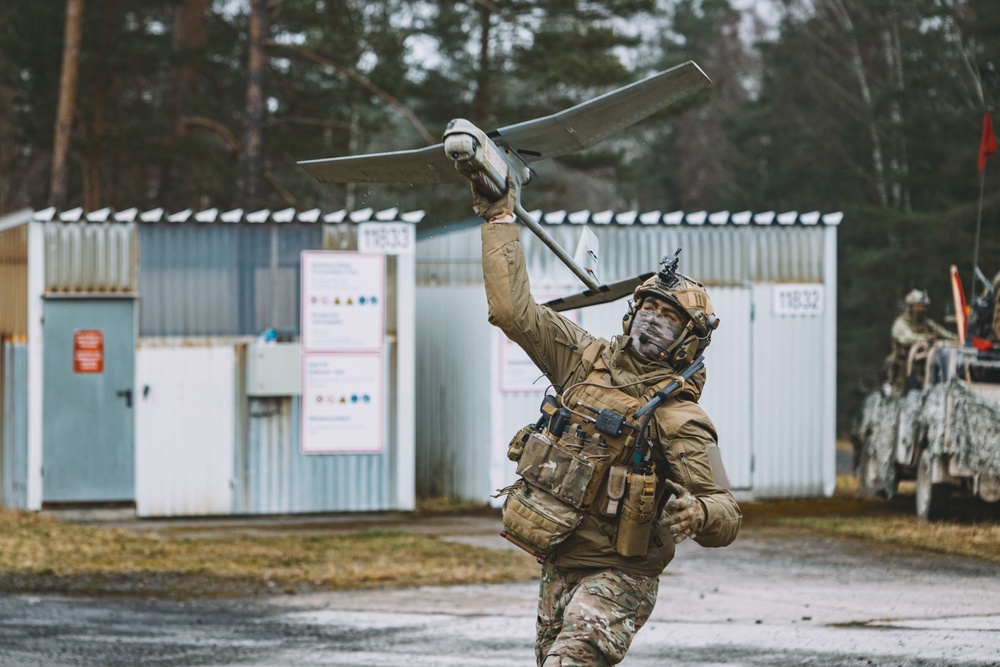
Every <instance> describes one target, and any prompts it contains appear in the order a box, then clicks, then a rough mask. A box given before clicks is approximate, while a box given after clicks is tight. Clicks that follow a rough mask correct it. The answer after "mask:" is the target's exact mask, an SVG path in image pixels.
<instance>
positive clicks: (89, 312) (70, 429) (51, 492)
mask: <svg viewBox="0 0 1000 667" xmlns="http://www.w3.org/2000/svg"><path fill="white" fill-rule="evenodd" d="M44 318H45V329H44V336H43V338H44V347H43V350H44V353H43V356H44V359H43V361H42V363H43V371H42V376H43V377H42V401H43V404H42V424H43V426H42V469H43V472H44V486H43V490H42V500H43V501H44V502H91V501H130V500H134V499H135V447H134V441H135V413H134V411H133V406H132V403H133V398H134V384H135V314H134V306H133V302H132V300H131V299H93V298H85V299H51V298H50V299H46V300H45V303H44ZM78 330H99V331H101V332H102V333H103V340H104V342H103V360H104V361H103V370H101V371H100V372H76V371H75V370H74V365H73V357H74V349H73V348H74V332H75V331H78ZM124 392H129V394H128V395H127V396H126V395H125V394H124Z"/></svg>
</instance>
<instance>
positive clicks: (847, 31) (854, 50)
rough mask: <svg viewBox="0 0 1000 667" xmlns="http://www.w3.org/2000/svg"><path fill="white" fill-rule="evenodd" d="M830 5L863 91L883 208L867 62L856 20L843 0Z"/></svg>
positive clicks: (882, 164) (885, 197) (882, 181)
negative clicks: (855, 24)
mask: <svg viewBox="0 0 1000 667" xmlns="http://www.w3.org/2000/svg"><path fill="white" fill-rule="evenodd" d="M830 6H831V7H832V8H833V10H834V13H835V14H836V15H837V16H836V18H837V20H838V21H839V22H840V27H841V29H842V30H843V33H844V39H845V41H846V43H847V49H848V55H849V56H850V64H851V69H852V70H853V72H854V78H855V79H856V80H857V82H858V89H859V91H860V92H861V100H862V101H863V102H864V108H865V115H866V118H867V125H868V136H869V138H870V140H871V144H872V169H873V170H874V171H875V183H874V185H875V192H876V193H877V194H878V200H879V204H881V206H882V207H883V208H886V207H888V206H889V195H888V193H887V189H886V183H885V161H884V157H883V153H882V140H881V138H880V137H879V134H878V127H877V126H876V124H875V109H874V103H873V101H872V93H871V88H870V87H869V85H868V76H867V74H866V72H865V63H864V60H863V59H862V58H861V49H860V48H859V46H858V40H857V37H855V30H854V22H853V21H852V20H851V15H850V13H849V12H848V11H847V7H846V5H845V4H844V2H843V0H832V1H831V2H830Z"/></svg>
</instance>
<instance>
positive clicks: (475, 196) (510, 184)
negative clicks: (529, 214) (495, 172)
mask: <svg viewBox="0 0 1000 667" xmlns="http://www.w3.org/2000/svg"><path fill="white" fill-rule="evenodd" d="M516 207H517V185H516V184H515V183H514V181H513V180H512V179H511V178H510V177H509V176H508V177H507V192H505V193H504V194H503V196H501V197H500V199H497V200H496V201H492V200H490V198H489V197H488V196H486V195H485V194H483V193H482V192H480V191H479V190H477V189H476V186H475V185H473V186H472V210H473V211H475V213H476V215H478V216H479V217H480V218H482V219H483V220H486V221H487V222H492V221H493V220H494V219H496V218H506V219H507V221H508V222H513V221H514V209H515V208H516Z"/></svg>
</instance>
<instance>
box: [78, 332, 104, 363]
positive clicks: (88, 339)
mask: <svg viewBox="0 0 1000 667" xmlns="http://www.w3.org/2000/svg"><path fill="white" fill-rule="evenodd" d="M73 372H74V373H103V372H104V332H103V331H100V330H98V329H81V330H80V331H74V332H73Z"/></svg>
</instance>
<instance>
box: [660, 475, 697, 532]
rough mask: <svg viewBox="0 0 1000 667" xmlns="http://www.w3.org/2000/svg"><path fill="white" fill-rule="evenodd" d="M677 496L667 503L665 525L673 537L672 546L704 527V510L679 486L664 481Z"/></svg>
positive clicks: (689, 493)
mask: <svg viewBox="0 0 1000 667" xmlns="http://www.w3.org/2000/svg"><path fill="white" fill-rule="evenodd" d="M665 481H666V483H667V486H668V487H670V488H671V489H673V491H674V493H675V494H676V495H677V497H676V498H671V499H670V500H668V501H667V506H666V509H665V514H666V518H665V523H666V524H667V528H668V529H669V530H670V532H671V534H673V536H674V544H680V543H681V542H683V541H684V540H685V539H686V538H688V537H694V536H695V535H697V534H698V531H700V530H701V529H702V528H703V527H704V525H705V508H704V507H702V504H701V503H700V502H698V499H697V498H695V497H694V496H692V495H691V492H690V491H688V490H687V489H685V488H684V487H683V486H681V485H680V484H677V483H675V482H672V481H670V480H669V479H668V480H665Z"/></svg>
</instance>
